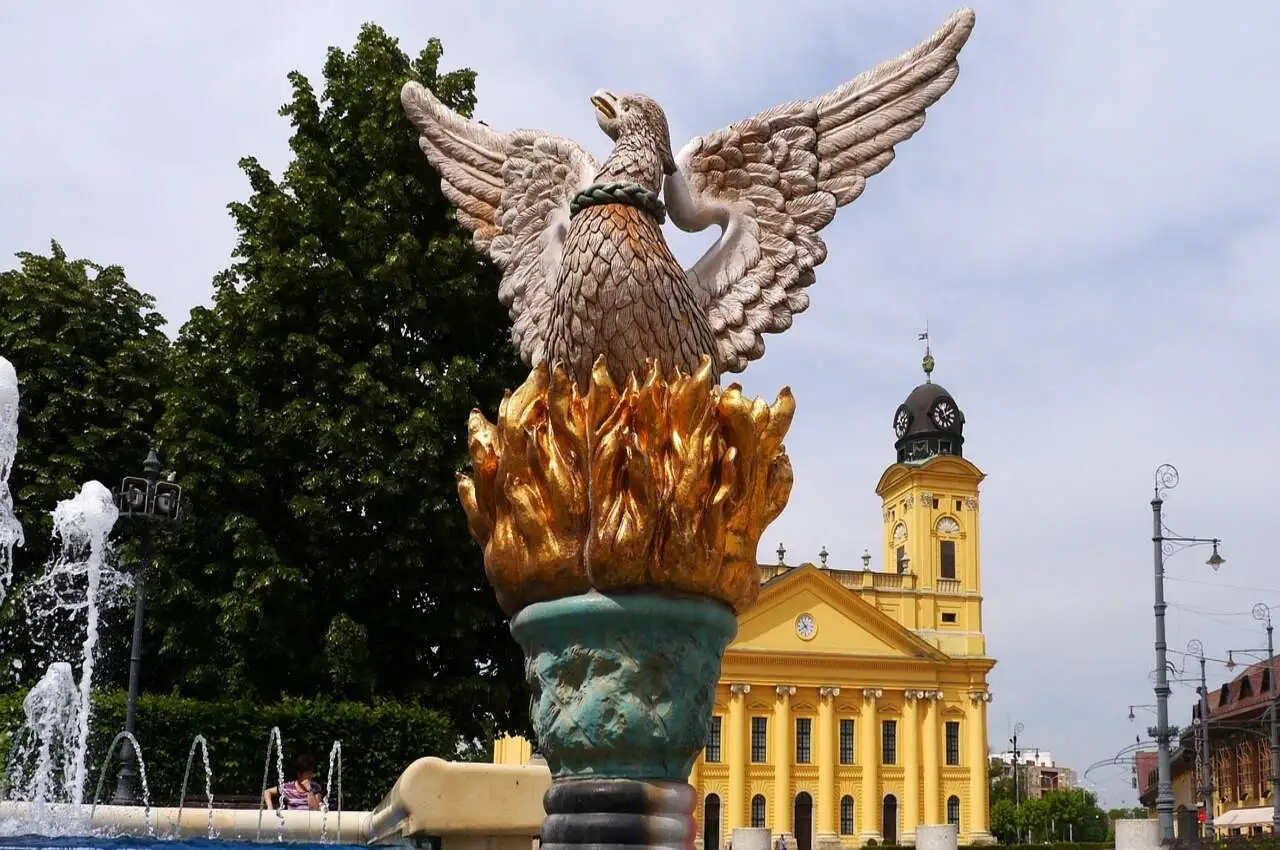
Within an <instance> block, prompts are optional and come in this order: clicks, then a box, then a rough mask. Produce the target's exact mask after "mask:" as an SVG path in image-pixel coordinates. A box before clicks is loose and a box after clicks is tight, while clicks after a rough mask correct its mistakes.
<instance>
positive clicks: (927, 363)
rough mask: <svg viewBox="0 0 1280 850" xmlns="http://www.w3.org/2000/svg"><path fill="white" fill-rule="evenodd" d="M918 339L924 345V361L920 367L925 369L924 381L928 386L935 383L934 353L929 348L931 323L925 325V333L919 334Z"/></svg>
mask: <svg viewBox="0 0 1280 850" xmlns="http://www.w3.org/2000/svg"><path fill="white" fill-rule="evenodd" d="M916 339H918V340H919V341H920V342H923V343H924V359H923V360H921V361H920V367H921V368H922V369H924V381H925V383H926V384H931V383H933V351H932V350H931V349H930V347H929V323H928V321H926V322H925V323H924V331H923V332H922V333H921V334H919V335H918V336H917V337H916Z"/></svg>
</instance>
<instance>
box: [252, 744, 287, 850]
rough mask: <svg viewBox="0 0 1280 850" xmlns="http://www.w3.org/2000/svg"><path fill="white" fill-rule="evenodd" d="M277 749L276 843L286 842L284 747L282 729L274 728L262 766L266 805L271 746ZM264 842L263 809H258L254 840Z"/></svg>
mask: <svg viewBox="0 0 1280 850" xmlns="http://www.w3.org/2000/svg"><path fill="white" fill-rule="evenodd" d="M273 744H274V745H275V748H276V792H277V793H276V841H284V745H283V744H282V743H280V727H279V726H272V727H271V734H269V735H267V760H266V763H265V764H264V765H263V766H262V799H263V802H262V804H260V805H266V797H267V781H268V780H269V779H270V777H271V746H272V745H273ZM253 840H254V841H261V840H262V809H261V808H259V809H258V832H257V835H256V836H255V837H254V839H253Z"/></svg>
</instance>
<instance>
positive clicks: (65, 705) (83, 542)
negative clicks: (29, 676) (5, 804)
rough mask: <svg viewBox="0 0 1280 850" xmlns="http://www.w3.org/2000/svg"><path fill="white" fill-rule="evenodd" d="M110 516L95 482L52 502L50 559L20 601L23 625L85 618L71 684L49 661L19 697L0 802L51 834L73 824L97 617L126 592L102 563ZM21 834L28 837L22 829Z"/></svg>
mask: <svg viewBox="0 0 1280 850" xmlns="http://www.w3.org/2000/svg"><path fill="white" fill-rule="evenodd" d="M117 515H118V511H117V509H116V506H115V502H114V501H113V500H112V498H111V493H110V492H109V491H108V490H107V488H106V487H104V486H102V485H101V484H100V483H98V482H97V481H90V482H89V483H87V484H85V485H84V486H83V487H82V488H81V489H80V492H79V494H77V495H76V497H75V498H73V499H67V500H64V501H62V502H59V503H58V506H57V508H56V509H55V510H54V512H53V532H54V536H55V537H56V538H57V539H58V541H59V549H58V553H57V555H56V556H55V558H54V559H53V560H52V561H51V562H50V563H49V564H48V565H47V566H46V567H45V569H44V571H43V572H42V573H41V574H40V575H39V576H37V577H36V579H35V580H34V581H33V582H32V584H31V586H30V588H29V593H28V594H27V595H25V596H24V598H23V603H24V606H25V609H26V611H27V613H28V617H29V619H31V620H36V621H38V620H40V619H42V618H45V617H53V616H68V617H69V618H70V619H71V620H76V619H78V618H79V616H80V614H82V613H83V614H84V615H85V636H84V640H83V642H82V643H81V645H80V659H79V664H80V678H79V681H78V682H77V681H76V680H75V675H74V672H73V665H72V662H68V661H54V662H53V663H51V664H50V665H49V668H48V669H47V670H46V672H45V674H44V676H43V677H42V678H41V680H40V682H39V683H38V684H37V685H36V686H35V687H34V688H33V689H32V690H31V692H30V693H29V694H28V695H27V698H26V700H25V701H24V703H23V711H24V716H25V722H24V725H23V728H22V730H21V731H20V732H19V733H18V742H19V745H18V747H17V748H15V755H14V757H13V758H12V759H11V763H10V766H9V770H10V774H11V775H10V776H9V777H8V781H7V783H6V785H7V796H9V797H10V798H17V799H21V800H23V801H26V802H28V803H29V804H30V806H31V808H30V809H29V812H28V814H29V816H30V818H31V821H32V822H33V823H38V824H39V825H40V827H41V831H42V832H48V833H51V834H65V833H66V832H67V831H68V830H74V829H76V828H77V827H79V826H80V825H81V823H80V821H81V814H80V807H81V805H82V803H83V802H84V786H85V780H86V774H87V771H88V749H89V723H90V715H91V713H92V708H93V704H92V688H93V668H94V661H95V660H96V654H97V648H98V620H99V613H100V611H101V609H102V608H103V607H104V606H105V605H108V604H110V603H111V602H112V601H114V599H115V598H116V597H117V595H118V592H119V591H120V590H121V589H122V588H125V587H127V586H128V585H129V579H128V576H126V575H124V574H123V573H120V572H118V571H116V570H115V569H114V568H113V567H112V566H111V563H110V561H111V550H110V544H109V543H108V540H107V538H108V536H109V535H110V534H111V529H112V527H113V526H114V525H115V521H116V517H117ZM52 803H66V804H69V806H70V808H69V809H66V810H62V809H59V810H57V811H58V814H57V815H56V816H55V815H54V814H53V812H54V811H55V810H54V809H52V808H50V804H52ZM9 826H11V827H12V826H13V825H9ZM23 828H25V829H28V830H29V828H30V824H23Z"/></svg>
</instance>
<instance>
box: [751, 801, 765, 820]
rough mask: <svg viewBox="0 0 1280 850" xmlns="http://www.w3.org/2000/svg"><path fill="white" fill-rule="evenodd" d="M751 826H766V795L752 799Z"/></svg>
mask: <svg viewBox="0 0 1280 850" xmlns="http://www.w3.org/2000/svg"><path fill="white" fill-rule="evenodd" d="M751 825H752V826H754V827H762V826H764V795H763V794H757V795H755V796H754V797H752V798H751Z"/></svg>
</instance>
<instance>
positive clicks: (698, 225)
mask: <svg viewBox="0 0 1280 850" xmlns="http://www.w3.org/2000/svg"><path fill="white" fill-rule="evenodd" d="M973 23H974V15H973V12H972V11H970V10H968V9H963V10H961V11H959V12H957V13H956V14H954V15H952V16H951V18H950V19H949V20H948V21H947V22H946V23H945V24H943V26H942V28H941V29H939V30H938V31H937V32H936V33H934V35H933V37H932V38H930V39H929V40H928V41H925V42H924V43H923V44H920V45H918V46H917V47H915V48H913V49H911V50H909V51H907V52H906V53H904V54H902V55H901V56H899V57H898V58H897V59H893V60H890V61H888V62H885V63H884V64H882V65H880V66H878V67H876V68H872V69H871V70H870V71H867V72H865V73H863V74H860V75H859V76H858V77H856V78H854V79H853V80H850V81H849V82H847V83H845V84H844V85H842V86H840V87H839V88H837V89H836V90H835V91H832V92H829V93H827V94H825V95H822V96H821V97H817V98H814V99H812V100H804V101H796V102H794V103H786V104H782V105H780V106H775V107H774V108H772V109H768V110H765V111H764V112H762V113H760V114H759V115H756V116H755V117H753V118H748V119H747V120H745V121H740V122H738V123H737V124H734V125H732V126H730V127H727V128H725V129H723V130H717V131H716V132H714V133H710V134H708V135H705V136H700V137H698V138H696V139H694V140H693V141H691V142H689V144H688V145H686V146H685V147H684V149H683V150H682V151H681V152H680V154H679V155H678V156H677V157H676V163H677V166H678V171H677V173H676V174H674V175H671V176H669V177H668V178H667V183H666V192H665V194H666V201H667V211H668V213H669V214H670V216H671V220H672V221H673V222H675V224H676V226H677V227H679V228H681V229H682V230H687V231H698V230H704V229H706V228H707V227H710V226H711V225H712V224H718V225H720V226H721V228H722V229H723V232H722V233H721V235H720V238H719V239H718V240H717V241H716V243H715V244H714V245H712V247H711V248H710V249H709V250H708V251H707V253H706V254H705V255H703V257H702V259H700V260H699V261H698V262H697V264H696V265H695V266H694V267H693V268H692V269H690V270H689V271H688V274H689V276H690V278H691V283H692V284H693V285H694V289H695V291H698V292H700V293H701V297H702V298H704V303H705V306H706V309H707V313H708V317H709V319H710V321H711V329H712V331H713V332H714V333H715V335H716V341H717V345H718V348H719V353H720V359H721V362H722V363H723V364H724V369H725V370H726V371H730V372H740V371H742V370H743V369H745V368H746V365H747V363H748V362H750V361H752V360H755V359H757V358H759V357H760V356H761V355H763V354H764V336H763V335H764V334H766V333H779V332H781V331H784V330H786V329H787V328H789V327H791V317H792V316H793V315H794V314H796V313H800V312H803V311H804V310H805V309H806V308H807V307H808V306H809V296H808V295H807V294H806V293H805V291H804V290H805V287H807V286H809V284H811V283H813V281H814V273H813V270H814V268H815V267H816V266H818V265H819V264H821V263H822V261H823V260H825V259H826V258H827V246H826V243H824V242H823V241H822V237H821V236H819V232H820V231H821V230H822V228H824V227H826V226H827V225H828V224H829V223H830V222H831V220H832V219H833V218H834V217H835V213H836V208H837V207H841V206H843V205H845V204H847V203H849V202H850V201H853V200H854V199H855V198H857V197H858V196H859V195H861V194H862V190H863V187H864V186H865V185H866V181H867V178H868V177H870V176H872V175H873V174H877V173H879V172H880V171H882V170H883V169H884V168H885V166H887V165H888V164H889V163H890V162H892V161H893V155H894V154H893V149H894V146H895V145H897V144H898V143H899V142H902V141H904V140H906V139H908V138H910V137H911V136H912V135H914V134H915V132H916V131H917V130H919V129H920V128H921V127H922V126H923V125H924V114H925V110H926V109H927V108H928V107H930V106H932V105H933V104H934V103H936V102H937V100H938V99H939V98H940V97H942V95H944V94H945V93H946V92H947V90H948V89H950V88H951V85H952V83H954V82H955V79H956V75H957V74H958V73H959V66H958V65H957V64H956V55H957V54H958V53H959V52H960V48H961V47H963V46H964V43H965V41H967V40H968V38H969V33H970V32H971V31H972V29H973Z"/></svg>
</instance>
